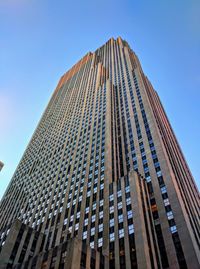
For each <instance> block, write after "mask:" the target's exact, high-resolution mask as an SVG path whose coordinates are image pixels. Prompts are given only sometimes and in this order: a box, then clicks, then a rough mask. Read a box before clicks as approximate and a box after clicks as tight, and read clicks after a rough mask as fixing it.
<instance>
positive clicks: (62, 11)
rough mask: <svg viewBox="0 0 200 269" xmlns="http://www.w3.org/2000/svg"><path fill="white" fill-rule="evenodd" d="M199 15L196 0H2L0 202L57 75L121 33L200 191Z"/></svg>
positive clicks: (0, 41)
mask: <svg viewBox="0 0 200 269" xmlns="http://www.w3.org/2000/svg"><path fill="white" fill-rule="evenodd" d="M199 14H200V1H199V0H176V1H174V0H168V1H164V0H163V1H160V0H151V1H144V0H140V1H138V0H137V1H136V0H121V1H118V0H101V1H99V0H96V1H91V0H85V1H81V0H77V1H76V0H74V1H69V0H68V1H67V0H65V1H63V0H59V1H52V0H48V1H47V0H43V1H41V0H0V160H1V161H3V162H4V164H5V166H4V168H3V169H2V171H1V172H0V198H1V197H2V195H3V193H4V191H5V189H6V187H7V185H8V183H9V181H10V179H11V178H12V175H13V173H14V171H15V169H16V167H17V165H18V163H19V161H20V159H21V157H22V154H23V152H24V150H25V148H26V146H27V144H28V142H29V140H30V138H31V136H32V134H33V132H34V130H35V128H36V126H37V123H38V121H39V119H40V117H41V115H42V113H43V111H44V109H45V107H46V105H47V103H48V101H49V99H50V97H51V94H52V93H53V90H54V89H55V87H56V85H57V82H58V80H59V78H60V76H61V75H62V74H63V73H64V72H66V71H67V70H68V69H69V68H70V67H71V66H72V65H73V64H75V63H76V62H77V61H78V60H79V59H80V58H81V57H83V56H84V55H85V54H86V53H87V52H88V51H94V50H95V49H96V48H98V47H100V46H101V45H103V44H104V43H105V42H106V41H107V40H108V39H109V38H111V37H114V38H116V37H118V36H121V37H122V38H123V39H125V40H126V41H128V43H129V45H130V46H131V48H132V49H133V50H134V51H135V52H136V54H137V55H138V57H139V59H140V61H141V64H142V67H143V70H144V72H145V74H146V75H147V76H148V78H149V79H150V81H151V82H152V84H153V86H154V88H155V89H156V91H157V92H158V94H159V96H160V98H161V101H162V103H163V105H164V108H165V110H166V112H167V115H168V117H169V120H170V122H171V124H172V127H173V129H174V131H175V134H176V136H177V138H178V141H179V143H180V145H181V148H182V150H183V153H184V155H185V158H186V160H187V162H188V164H189V167H190V169H191V171H192V174H193V176H194V178H195V180H196V183H197V185H198V187H199V188H200V159H199V152H200V120H199V119H200V27H199V25H200V16H199Z"/></svg>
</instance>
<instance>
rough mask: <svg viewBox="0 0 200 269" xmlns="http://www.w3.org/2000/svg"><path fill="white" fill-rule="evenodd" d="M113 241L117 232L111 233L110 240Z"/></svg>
mask: <svg viewBox="0 0 200 269" xmlns="http://www.w3.org/2000/svg"><path fill="white" fill-rule="evenodd" d="M113 241H115V234H114V233H111V234H110V242H113Z"/></svg>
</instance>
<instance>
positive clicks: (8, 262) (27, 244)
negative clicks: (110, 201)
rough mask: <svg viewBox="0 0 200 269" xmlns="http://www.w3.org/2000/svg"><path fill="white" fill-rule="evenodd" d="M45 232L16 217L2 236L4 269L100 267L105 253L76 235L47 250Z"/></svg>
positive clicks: (0, 267) (0, 251)
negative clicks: (45, 248) (93, 247)
mask: <svg viewBox="0 0 200 269" xmlns="http://www.w3.org/2000/svg"><path fill="white" fill-rule="evenodd" d="M44 240H45V235H44V234H42V233H39V232H38V231H36V230H34V229H32V228H31V227H28V225H25V224H24V223H22V222H21V221H20V220H15V222H14V223H13V224H12V225H11V227H7V229H6V230H5V232H4V233H3V234H2V236H1V241H2V242H1V243H2V244H1V247H0V269H9V268H10V269H11V268H13V269H19V268H20V269H29V268H30V269H50V268H54V269H79V268H81V269H84V268H91V269H100V268H104V263H105V262H106V261H105V259H108V258H106V257H105V256H103V255H102V254H101V253H100V252H99V251H97V250H95V249H91V248H90V246H88V245H87V244H86V243H85V242H83V241H82V240H80V239H78V238H76V237H74V238H70V239H68V240H67V241H65V242H63V243H62V244H60V245H58V246H56V247H54V248H51V249H49V250H48V251H44V250H42V249H43V245H44Z"/></svg>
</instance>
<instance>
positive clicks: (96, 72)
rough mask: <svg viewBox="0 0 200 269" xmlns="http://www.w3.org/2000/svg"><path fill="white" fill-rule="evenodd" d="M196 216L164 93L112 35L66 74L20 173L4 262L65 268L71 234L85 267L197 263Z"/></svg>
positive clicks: (1, 208) (9, 194) (4, 220)
mask: <svg viewBox="0 0 200 269" xmlns="http://www.w3.org/2000/svg"><path fill="white" fill-rule="evenodd" d="M134 170H135V172H134ZM144 178H145V180H144ZM199 215H200V213H199V192H198V189H197V187H196V185H195V182H194V180H193V177H192V175H191V172H190V170H189V168H188V165H187V163H186V161H185V159H184V156H183V154H182V152H181V149H180V146H179V144H178V142H177V140H176V137H175V135H174V133H173V130H172V128H171V126H170V123H169V120H168V118H167V116H166V114H165V111H164V109H163V106H162V104H161V102H160V100H159V97H158V94H157V93H156V92H155V90H154V89H153V87H152V85H151V83H150V82H149V80H148V78H147V77H146V76H145V75H144V73H143V71H142V68H141V65H140V62H139V60H138V58H137V56H136V55H135V53H134V52H133V51H132V50H131V49H130V47H129V45H128V43H127V42H126V41H124V40H122V39H121V38H117V39H116V40H114V39H113V38H111V39H110V40H109V41H108V42H107V43H106V44H105V45H103V46H102V47H100V48H99V49H97V50H96V51H95V52H94V53H91V52H90V53H88V54H86V56H84V57H83V58H82V59H81V60H80V61H79V62H78V63H77V64H75V65H74V66H73V67H72V68H71V69H70V70H69V71H68V72H66V73H65V74H64V75H63V76H62V77H61V79H60V81H59V83H58V86H57V88H56V90H55V91H54V93H53V95H52V98H51V100H50V102H49V104H48V106H47V108H46V110H45V112H44V114H43V116H42V118H41V121H40V122H39V124H38V126H37V128H36V131H35V132H34V134H33V137H32V138H31V141H30V143H29V145H28V147H27V149H26V151H25V153H24V155H23V157H22V159H21V161H20V163H19V165H18V167H17V169H16V171H15V173H14V176H13V178H12V181H11V183H10V185H9V187H8V188H7V190H6V192H5V194H4V196H3V198H2V201H1V204H0V231H1V232H0V234H1V241H0V244H1V252H0V259H1V260H0V262H1V261H2V263H1V265H0V266H2V267H0V268H6V266H7V263H10V266H11V267H8V268H12V266H13V265H17V263H20V264H23V266H24V267H23V268H54V267H55V268H58V266H60V267H59V268H67V267H66V265H65V263H66V260H65V259H64V258H63V255H66V256H64V257H68V256H69V259H72V257H73V255H74V254H73V253H71V254H70V255H69V253H68V251H67V246H66V245H65V242H69V240H71V239H72V238H74V237H78V240H79V241H77V245H79V244H80V248H81V249H82V251H81V252H80V255H79V260H78V263H79V265H80V266H82V267H81V268H86V266H93V268H99V267H98V266H100V268H199V266H200V261H199V257H200V253H199V246H200V234H199V231H200V221H199ZM16 218H18V219H19V220H20V221H21V222H22V223H24V224H20V223H21V222H20V223H16V221H15V219H16ZM16 227H17V228H16ZM29 227H30V228H29ZM15 231H17V232H15ZM11 233H12V234H15V235H16V241H13V242H10V240H9V236H10V234H11ZM38 238H41V239H40V240H39V239H38ZM11 243H12V244H13V245H12V244H11ZM69 244H70V245H71V244H75V243H73V242H72V243H69ZM11 246H12V247H11ZM16 246H17V247H16ZM58 246H60V248H58ZM63 246H64V247H63ZM8 249H9V250H10V252H9V251H7V250H8ZM58 249H60V250H58ZM86 250H87V251H86ZM93 250H96V252H95V253H94V252H93ZM44 251H46V252H45V253H48V254H44ZM5 253H7V256H6V254H5ZM39 253H40V254H39ZM49 253H51V255H50V254H49ZM52 253H54V255H53V254H52ZM58 253H59V255H58ZM64 253H65V254H64ZM66 253H68V254H66ZM91 253H93V254H91ZM45 255H46V256H45ZM56 257H57V258H56ZM58 257H59V258H58ZM92 257H93V258H92ZM66 259H68V258H66ZM28 261H29V262H28ZM28 266H29V267H28ZM34 266H35V267H34ZM53 266H54V267H53ZM56 266H57V267H56ZM61 266H63V267H61ZM64 266H65V267H64ZM16 268H17V267H16ZM77 268H78V267H77Z"/></svg>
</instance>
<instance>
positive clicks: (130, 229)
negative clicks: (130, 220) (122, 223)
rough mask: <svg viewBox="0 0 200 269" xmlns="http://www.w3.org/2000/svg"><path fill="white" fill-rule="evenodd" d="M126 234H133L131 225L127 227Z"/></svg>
mask: <svg viewBox="0 0 200 269" xmlns="http://www.w3.org/2000/svg"><path fill="white" fill-rule="evenodd" d="M128 233H129V234H133V233H134V226H133V224H131V225H129V226H128Z"/></svg>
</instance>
